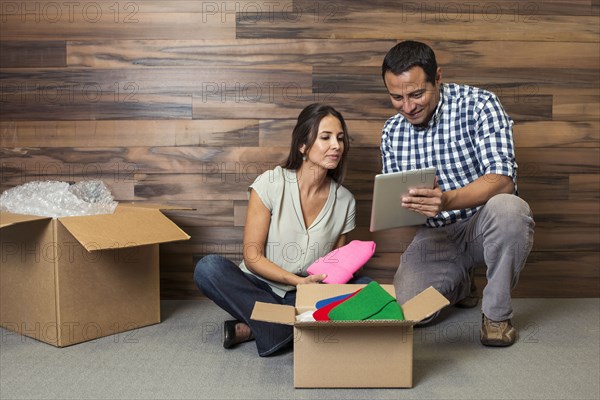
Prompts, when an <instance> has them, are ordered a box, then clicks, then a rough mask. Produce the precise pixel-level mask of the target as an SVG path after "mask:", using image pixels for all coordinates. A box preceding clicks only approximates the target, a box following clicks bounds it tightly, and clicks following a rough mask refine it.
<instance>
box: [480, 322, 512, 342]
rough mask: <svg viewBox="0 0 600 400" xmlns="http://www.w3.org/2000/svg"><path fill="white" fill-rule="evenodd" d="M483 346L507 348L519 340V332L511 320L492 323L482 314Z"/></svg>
mask: <svg viewBox="0 0 600 400" xmlns="http://www.w3.org/2000/svg"><path fill="white" fill-rule="evenodd" d="M480 339H481V344H482V345H484V346H495V347H506V346H510V345H512V344H513V343H514V342H515V341H516V340H517V330H516V329H515V327H514V326H512V323H511V321H510V319H506V320H504V321H492V320H491V319H489V318H488V317H486V316H485V314H481V335H480Z"/></svg>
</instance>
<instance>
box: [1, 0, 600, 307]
mask: <svg viewBox="0 0 600 400" xmlns="http://www.w3.org/2000/svg"><path fill="white" fill-rule="evenodd" d="M599 3H600V1H599V0H572V1H566V0H565V1H561V0H552V1H536V0H532V1H514V0H497V1H494V2H460V1H459V2H456V1H452V2H450V1H439V0H420V1H416V2H415V1H411V2H399V1H392V0H384V1H359V0H350V1H342V0H333V1H321V0H309V1H303V0H298V1H291V0H283V1H278V2H270V1H260V0H259V1H245V0H236V1H228V0H225V1H218V2H217V1H215V2H209V1H203V2H198V1H168V2H167V1H153V0H138V1H127V2H125V1H116V2H115V1H106V2H105V1H99V2H88V1H82V2H54V1H44V0H38V1H0V5H1V10H0V18H1V19H0V29H1V31H0V33H1V35H0V51H1V55H0V68H1V69H0V96H1V98H0V105H1V111H0V116H1V119H2V121H1V123H0V134H1V137H0V138H1V144H2V163H1V176H0V178H1V179H0V189H2V190H4V189H7V188H9V187H12V186H15V185H18V184H22V183H25V182H27V181H31V180H38V179H44V180H45V179H50V180H66V181H75V180H79V179H83V178H87V179H92V178H101V179H103V180H104V181H105V182H106V184H107V185H108V186H109V187H110V188H111V189H112V191H113V193H114V195H115V196H116V198H117V199H118V200H123V201H125V200H136V201H152V202H167V203H172V204H180V205H182V206H189V207H194V208H196V210H195V211H193V212H170V213H169V215H170V217H171V218H172V219H173V220H174V221H176V222H177V223H178V224H179V225H180V226H182V227H183V228H184V229H185V230H186V231H187V232H188V233H190V234H191V235H192V239H191V240H190V241H188V242H182V243H173V244H168V245H164V246H162V247H161V263H162V265H161V285H162V295H163V298H170V299H188V298H195V297H198V296H200V294H199V292H198V291H197V290H196V289H195V287H194V285H193V283H192V271H193V268H194V260H196V259H198V258H199V257H201V256H203V255H204V254H207V253H214V252H216V253H219V254H222V255H226V256H228V257H231V258H232V259H234V260H239V259H240V256H241V240H242V231H243V223H244V213H245V207H246V194H245V191H246V187H247V186H248V185H249V184H250V183H251V182H252V181H253V179H254V178H255V177H256V176H257V175H258V174H259V173H261V172H263V171H265V170H266V169H268V168H272V167H273V166H275V165H277V164H278V163H279V162H280V161H282V158H283V157H284V155H285V154H286V152H287V146H288V143H289V137H290V132H291V128H292V126H293V124H294V119H295V118H296V117H297V115H298V113H299V111H300V110H301V109H302V108H303V107H304V106H306V105H307V104H309V103H311V102H314V101H321V102H326V103H330V104H332V105H333V106H335V107H337V108H338V109H339V110H340V111H341V112H342V113H343V114H344V115H345V117H346V118H347V119H348V123H349V127H350V131H351V136H352V150H351V153H350V154H351V156H350V158H351V160H350V171H349V174H348V179H347V181H346V185H347V187H348V188H349V189H350V190H352V191H353V193H354V194H355V196H356V198H357V200H358V208H359V213H358V221H359V225H358V228H357V229H356V230H355V232H353V234H352V238H354V239H363V240H367V239H374V240H376V242H377V254H376V256H375V257H374V258H373V259H372V260H371V261H370V262H369V264H368V266H367V268H366V273H368V274H369V275H371V276H373V277H374V278H377V279H378V280H380V281H381V282H390V281H391V278H392V276H393V274H394V271H395V269H396V267H397V264H398V261H399V256H400V254H401V253H402V251H403V250H404V249H405V248H406V246H407V245H408V243H409V242H410V240H411V235H412V234H413V230H412V229H402V230H396V231H388V232H382V233H378V234H375V235H373V234H370V233H369V232H368V229H367V223H368V219H369V212H370V211H369V207H370V201H371V190H372V178H373V176H374V175H375V174H376V173H378V172H379V171H380V157H379V149H378V146H379V137H380V130H381V127H382V125H383V123H384V121H385V120H386V119H387V118H388V117H390V116H391V115H392V114H393V111H392V109H391V107H390V104H389V101H388V98H387V97H386V92H385V90H384V87H383V84H382V82H381V78H380V65H381V61H382V58H383V56H384V55H385V53H386V52H387V50H388V49H389V48H390V47H392V46H393V45H394V44H395V43H397V41H399V40H404V39H416V40H421V41H425V42H427V43H429V44H430V45H431V46H432V47H433V48H434V49H435V50H436V53H437V56H438V61H439V63H440V65H441V66H442V68H443V71H444V78H445V80H446V81H448V82H449V81H454V82H458V83H465V84H472V85H477V86H481V87H484V88H488V89H491V90H493V91H495V92H496V93H497V94H498V95H499V96H500V98H501V100H502V102H503V104H504V106H505V108H506V109H507V110H508V112H509V113H510V114H511V116H512V117H513V119H514V120H515V121H516V127H515V140H516V144H517V159H518V162H519V165H520V170H519V173H520V175H519V185H520V189H521V194H522V196H523V197H524V198H525V199H526V200H527V201H528V202H529V203H530V204H531V207H532V209H533V212H534V214H535V219H536V221H537V228H536V237H535V245H534V250H533V252H532V253H531V256H530V257H529V260H528V263H527V266H526V268H525V270H524V271H523V274H522V277H521V280H520V283H519V285H518V287H517V288H516V290H515V296H520V297H579V296H598V295H599V285H600V283H599V282H600V279H599V264H600V257H599V243H600V210H599V197H600V196H599V192H600V183H599V182H600V179H599V164H600V160H599V157H600V154H599V130H600V129H599V128H600V122H599V118H600V94H599V89H600V78H599V60H600V50H599V48H600V44H599V37H600V36H599V34H600V29H599V17H598V15H599V9H600V4H599ZM477 276H478V280H479V283H480V285H479V286H480V287H481V286H482V285H483V283H484V279H485V278H484V271H483V270H479V271H478V273H477Z"/></svg>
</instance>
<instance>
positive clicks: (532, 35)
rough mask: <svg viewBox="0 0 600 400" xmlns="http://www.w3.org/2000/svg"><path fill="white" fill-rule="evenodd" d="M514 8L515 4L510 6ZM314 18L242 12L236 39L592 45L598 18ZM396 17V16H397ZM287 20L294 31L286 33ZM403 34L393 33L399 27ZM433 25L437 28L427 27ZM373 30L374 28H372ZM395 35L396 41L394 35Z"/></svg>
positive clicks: (371, 14) (371, 13) (367, 13)
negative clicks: (409, 40) (530, 42)
mask: <svg viewBox="0 0 600 400" xmlns="http://www.w3.org/2000/svg"><path fill="white" fill-rule="evenodd" d="M513 4H514V3H513ZM336 12H337V9H336V10H330V11H329V14H327V13H320V14H318V15H317V17H316V18H315V16H314V15H310V14H307V13H302V14H300V13H299V12H296V13H295V14H294V15H292V16H290V13H274V15H273V17H272V18H268V19H267V18H265V17H264V16H263V15H261V14H258V13H257V14H254V15H252V14H247V15H245V16H244V17H240V18H238V23H237V27H236V35H237V37H238V38H256V39H258V38H281V39H286V38H290V37H300V38H303V39H327V38H332V37H335V38H339V39H353V38H357V39H358V38H362V39H365V38H366V39H392V38H396V39H403V40H404V39H407V38H422V37H427V38H429V39H430V40H454V41H458V40H482V41H485V40H509V41H516V40H519V39H520V38H523V37H527V38H528V39H529V40H532V41H553V42H591V43H593V42H596V41H597V39H598V34H599V33H600V31H599V29H598V19H597V18H596V17H595V16H568V17H565V16H554V15H538V16H536V17H535V18H534V19H532V20H526V19H524V18H519V17H515V16H514V15H508V14H504V12H503V11H499V12H497V13H492V14H487V13H480V14H478V13H472V14H464V15H463V14H462V13H461V14H459V13H449V14H447V15H446V14H443V13H442V14H440V13H436V12H433V13H431V12H423V13H417V14H416V15H413V14H405V15H404V16H402V14H401V13H402V11H401V10H400V11H397V12H395V13H394V12H385V11H380V10H379V9H375V8H374V9H370V10H364V9H363V10H361V11H356V12H352V11H350V12H345V13H339V15H336ZM399 13H400V18H399V15H398V14H399ZM290 19H292V20H293V29H289V25H290ZM401 21H402V22H403V23H402V30H401V31H402V32H401V33H400V34H399V33H398V23H399V22H401ZM433 23H435V25H436V29H431V24H433ZM375 26H376V27H377V29H373V27H375ZM399 36H400V37H399Z"/></svg>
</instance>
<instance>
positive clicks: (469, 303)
mask: <svg viewBox="0 0 600 400" xmlns="http://www.w3.org/2000/svg"><path fill="white" fill-rule="evenodd" d="M474 272H475V269H474V268H473V269H472V270H471V272H470V273H469V279H470V280H471V291H470V292H469V295H468V296H467V297H465V298H464V299H462V300H460V301H458V302H456V303H455V304H454V306H455V307H458V308H474V307H477V304H479V296H478V295H477V287H476V286H475V279H474V278H475V276H474V275H475V274H474Z"/></svg>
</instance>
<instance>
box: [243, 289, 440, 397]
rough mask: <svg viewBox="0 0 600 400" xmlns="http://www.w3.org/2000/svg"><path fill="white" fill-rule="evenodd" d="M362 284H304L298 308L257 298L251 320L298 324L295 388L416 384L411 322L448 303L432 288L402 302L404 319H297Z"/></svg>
mask: <svg viewBox="0 0 600 400" xmlns="http://www.w3.org/2000/svg"><path fill="white" fill-rule="evenodd" d="M364 286H365V285H300V286H298V292H297V294H296V307H292V306H286V305H278V304H267V303H261V302H256V304H255V306H254V310H253V312H252V317H251V318H252V319H255V320H259V321H266V322H273V323H279V324H286V325H293V326H294V387H297V388H333V387H337V388H351V387H386V388H408V387H412V370H413V326H414V325H415V324H416V323H417V322H419V321H421V320H423V319H425V318H427V317H429V316H431V315H433V314H434V313H435V312H437V311H439V310H440V309H442V308H443V307H445V306H446V305H448V304H449V302H448V300H447V299H446V298H445V297H444V296H443V295H442V294H441V293H439V292H438V291H437V290H435V289H434V288H433V287H430V288H428V289H426V290H424V291H423V292H421V293H420V294H418V295H417V296H415V297H413V298H412V299H410V300H409V301H407V302H406V303H404V304H402V311H403V312H404V316H405V318H406V320H405V321H390V320H387V321H386V320H381V321H335V322H334V321H327V322H297V321H296V315H298V314H301V313H303V312H306V311H310V310H315V304H316V302H317V301H319V300H322V299H326V298H329V297H333V296H338V295H342V294H346V293H352V292H354V291H356V290H358V289H359V288H361V287H364ZM381 286H382V287H383V288H384V289H385V290H387V291H388V293H390V294H391V295H392V296H394V297H395V293H394V288H393V286H392V285H381Z"/></svg>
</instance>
